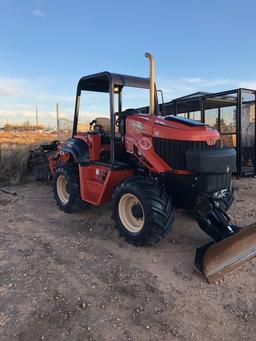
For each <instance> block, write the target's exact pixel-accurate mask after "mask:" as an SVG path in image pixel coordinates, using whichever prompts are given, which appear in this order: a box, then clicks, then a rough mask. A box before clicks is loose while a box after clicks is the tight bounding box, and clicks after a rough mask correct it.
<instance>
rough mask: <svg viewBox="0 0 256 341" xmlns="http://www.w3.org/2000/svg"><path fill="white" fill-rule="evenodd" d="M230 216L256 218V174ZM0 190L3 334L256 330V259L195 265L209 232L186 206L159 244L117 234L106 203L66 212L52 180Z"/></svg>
mask: <svg viewBox="0 0 256 341" xmlns="http://www.w3.org/2000/svg"><path fill="white" fill-rule="evenodd" d="M235 186H236V189H237V191H236V200H235V203H234V205H233V207H232V209H231V211H230V214H231V216H232V218H233V222H234V223H237V224H242V225H245V224H249V223H252V222H254V221H256V205H255V201H256V200H255V198H256V179H246V180H245V179H243V180H240V181H239V182H238V181H236V182H235ZM8 190H13V191H16V192H17V194H18V195H17V197H13V196H10V195H5V194H3V193H0V245H1V248H0V264H1V266H0V271H1V273H0V340H1V341H4V340H8V341H11V340H20V341H22V340H26V341H36V340H69V341H70V340H75V341H79V340H96V341H101V340H118V341H119V340H120V341H121V340H216V341H220V340H225V341H226V340H232V341H235V340H239V341H242V340H256V259H253V260H251V261H249V262H247V263H246V265H244V266H243V267H242V268H240V269H239V270H237V271H236V272H234V273H232V274H229V275H227V276H226V277H225V279H224V280H221V281H220V282H218V283H217V284H212V285H209V284H207V283H206V282H205V281H204V279H203V278H201V277H199V276H198V275H197V274H195V273H194V272H193V258H194V253H195V249H196V247H197V246H200V245H202V244H204V243H206V242H207V241H208V237H207V236H206V235H204V233H203V232H201V231H200V229H199V228H198V227H197V225H196V223H195V222H194V221H193V219H192V218H191V217H190V216H189V215H187V214H186V213H185V212H182V211H178V212H176V220H175V225H174V228H173V230H172V232H171V233H170V234H169V235H168V236H167V237H166V239H165V240H163V241H162V242H161V243H159V244H158V245H156V246H152V247H146V248H136V247H133V246H131V245H128V244H127V243H126V242H125V241H124V240H123V239H121V238H119V236H118V233H117V231H116V229H115V226H114V223H113V221H112V219H111V210H110V206H109V205H106V206H104V207H100V208H89V209H86V210H84V211H82V212H81V213H76V214H65V213H62V212H60V211H59V210H58V209H57V207H56V206H55V202H54V200H53V195H52V193H51V187H50V186H48V185H43V184H35V183H33V182H27V183H26V184H23V185H20V186H16V187H12V188H10V187H8Z"/></svg>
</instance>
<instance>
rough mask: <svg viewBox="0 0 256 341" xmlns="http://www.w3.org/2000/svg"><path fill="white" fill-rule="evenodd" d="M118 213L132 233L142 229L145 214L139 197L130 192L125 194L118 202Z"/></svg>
mask: <svg viewBox="0 0 256 341" xmlns="http://www.w3.org/2000/svg"><path fill="white" fill-rule="evenodd" d="M118 213H119V217H120V220H121V223H122V224H123V226H124V227H125V228H126V229H127V230H128V231H129V232H132V233H138V232H140V231H141V230H142V228H143V226H144V222H145V214H144V210H143V207H142V205H141V202H140V201H139V199H138V198H137V197H136V196H135V195H133V194H130V193H127V194H124V195H123V196H122V197H121V199H120V201H119V204H118Z"/></svg>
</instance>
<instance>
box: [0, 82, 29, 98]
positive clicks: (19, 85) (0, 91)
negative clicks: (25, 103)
mask: <svg viewBox="0 0 256 341" xmlns="http://www.w3.org/2000/svg"><path fill="white" fill-rule="evenodd" d="M24 85H25V80H23V79H13V78H3V77H0V97H4V96H14V95H20V94H23V89H24Z"/></svg>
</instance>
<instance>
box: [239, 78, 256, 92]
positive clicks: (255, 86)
mask: <svg viewBox="0 0 256 341" xmlns="http://www.w3.org/2000/svg"><path fill="white" fill-rule="evenodd" d="M239 87H241V88H246V89H252V90H255V89H256V80H255V81H250V82H247V81H243V82H240V83H239Z"/></svg>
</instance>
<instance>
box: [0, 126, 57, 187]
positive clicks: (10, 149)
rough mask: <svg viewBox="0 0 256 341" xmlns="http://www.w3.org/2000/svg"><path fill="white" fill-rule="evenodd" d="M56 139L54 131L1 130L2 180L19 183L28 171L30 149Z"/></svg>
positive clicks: (0, 174) (0, 172) (0, 165)
mask: <svg viewBox="0 0 256 341" xmlns="http://www.w3.org/2000/svg"><path fill="white" fill-rule="evenodd" d="M55 139H56V134H53V133H50V134H49V133H37V132H17V133H14V132H1V134H0V181H2V182H7V183H11V184H18V183H19V182H20V181H21V179H22V178H23V176H24V175H25V174H26V172H27V165H28V156H29V150H30V149H31V148H32V147H33V146H36V145H40V144H41V143H46V142H50V141H53V140H55Z"/></svg>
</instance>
